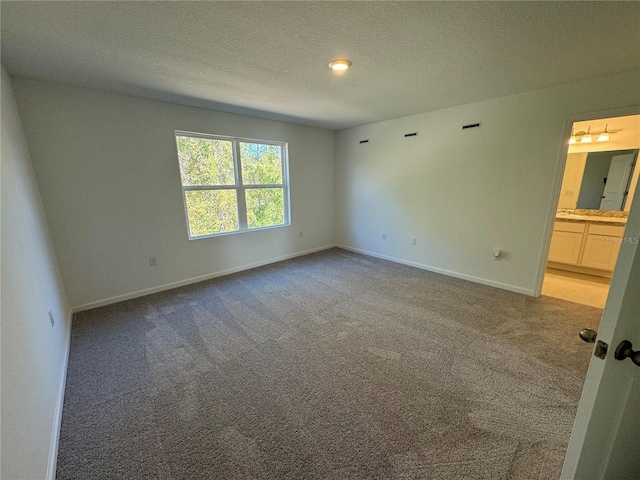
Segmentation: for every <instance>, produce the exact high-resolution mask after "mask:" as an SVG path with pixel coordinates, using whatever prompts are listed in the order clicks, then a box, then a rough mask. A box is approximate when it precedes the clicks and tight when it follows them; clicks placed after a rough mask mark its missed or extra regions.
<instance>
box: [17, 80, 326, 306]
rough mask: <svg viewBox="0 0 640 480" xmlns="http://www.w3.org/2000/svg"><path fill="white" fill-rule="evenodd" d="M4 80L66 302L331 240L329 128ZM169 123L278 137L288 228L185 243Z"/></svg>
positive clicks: (196, 129) (270, 257)
mask: <svg viewBox="0 0 640 480" xmlns="http://www.w3.org/2000/svg"><path fill="white" fill-rule="evenodd" d="M14 85H15V91H16V97H17V99H18V106H19V108H20V114H21V116H22V121H23V125H24V129H25V133H26V136H27V140H28V143H29V147H30V150H31V156H32V159H33V163H34V168H35V171H36V175H37V177H38V181H39V185H40V190H41V194H42V198H43V202H44V205H45V211H46V213H47V218H48V219H49V222H50V225H51V232H52V236H53V242H54V245H55V248H56V252H57V254H58V258H59V260H60V267H61V272H62V277H63V279H64V281H65V285H66V287H67V294H68V296H69V301H70V303H71V305H73V306H82V305H85V306H86V305H87V304H94V305H95V304H96V302H101V301H103V300H105V299H109V298H111V299H114V298H113V297H116V298H115V299H122V298H124V297H122V296H127V295H128V294H131V293H132V292H139V291H141V290H145V289H154V288H156V287H158V286H162V285H167V284H171V283H173V282H181V281H184V280H186V279H191V278H194V277H198V276H207V275H211V274H215V273H217V272H223V271H226V270H229V269H238V268H242V267H244V266H250V265H253V264H257V263H263V262H268V261H271V260H275V259H278V258H281V257H285V256H289V255H294V254H297V253H301V252H305V251H309V250H312V249H318V248H322V247H325V246H328V245H332V244H334V242H335V229H334V225H335V132H333V131H330V130H323V129H319V128H312V127H305V126H300V125H293V124H288V123H283V122H277V121H270V120H263V119H257V118H252V117H246V116H242V115H233V114H227V113H221V112H216V111H212V110H206V109H200V108H194V107H186V106H180V105H175V104H170V103H164V102H159V101H154V100H147V99H141V98H135V97H130V96H125V95H117V94H112V93H106V92H101V91H96V90H89V89H83V88H78V87H72V86H68V85H62V84H56V83H48V82H40V81H34V80H27V79H19V78H18V79H14ZM174 130H187V131H194V132H203V133H212V134H220V135H231V136H242V137H248V138H256V139H267V140H280V141H285V142H288V143H289V173H290V182H291V220H292V226H291V227H283V228H276V229H270V230H263V231H256V232H251V233H243V234H236V235H228V236H222V237H216V238H207V239H199V240H191V241H190V240H188V239H187V230H186V221H185V214H184V207H183V202H182V193H181V187H180V174H179V169H178V160H177V156H176V148H175V139H174ZM300 230H302V231H303V232H304V236H303V237H299V233H298V232H299V231H300ZM149 256H157V257H158V261H159V265H158V266H156V267H150V266H149V260H148V257H149Z"/></svg>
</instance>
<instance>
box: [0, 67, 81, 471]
mask: <svg viewBox="0 0 640 480" xmlns="http://www.w3.org/2000/svg"><path fill="white" fill-rule="evenodd" d="M1 83H2V92H1V99H2V149H1V152H0V155H1V177H2V178H1V191H2V194H1V207H2V223H1V225H2V228H1V232H2V233H1V263H2V265H1V281H2V286H1V289H0V290H1V297H2V306H1V319H2V320H1V322H2V323H1V329H2V340H1V345H2V350H1V351H2V353H1V360H2V361H1V365H2V367H1V370H2V374H1V377H2V420H1V422H2V434H1V442H2V469H1V472H0V477H2V478H3V479H6V480H10V479H41V478H45V476H47V469H48V468H49V469H50V471H49V474H48V475H52V474H53V466H54V462H53V461H54V460H55V453H56V449H57V435H58V429H59V421H60V417H59V415H60V413H61V403H60V400H61V398H62V394H63V391H64V387H63V385H64V383H63V382H64V380H65V378H64V375H65V371H66V361H67V351H68V346H69V343H68V342H69V335H70V317H69V307H68V304H67V299H66V295H65V292H64V288H63V283H62V280H61V278H60V274H59V272H58V266H57V262H56V255H55V253H54V251H53V246H52V244H51V241H50V238H49V230H48V227H47V221H46V219H45V216H44V211H43V208H42V203H41V201H40V194H39V192H38V187H37V185H36V179H35V176H34V173H33V169H32V167H31V160H30V158H29V150H28V148H27V144H26V142H25V137H24V133H23V130H22V126H21V123H20V117H19V115H18V110H17V107H16V103H15V99H14V96H13V91H12V87H11V80H10V78H9V75H8V74H7V72H6V71H5V69H4V67H2V76H1ZM49 310H51V312H52V313H53V315H54V318H55V321H56V323H55V326H53V327H52V326H51V324H50V322H49V315H48V312H49ZM48 461H49V462H51V463H50V464H49V462H48ZM51 478H52V477H51Z"/></svg>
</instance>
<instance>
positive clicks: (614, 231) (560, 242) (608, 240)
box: [549, 221, 625, 276]
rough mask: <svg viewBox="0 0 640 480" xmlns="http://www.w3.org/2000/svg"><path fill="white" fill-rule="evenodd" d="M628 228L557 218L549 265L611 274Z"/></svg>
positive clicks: (597, 273) (602, 274) (575, 270)
mask: <svg viewBox="0 0 640 480" xmlns="http://www.w3.org/2000/svg"><path fill="white" fill-rule="evenodd" d="M624 228H625V227H624V226H619V225H603V224H601V223H598V222H597V221H593V222H589V221H585V222H566V221H556V222H555V224H554V227H553V236H552V237H551V246H550V247H549V267H551V268H557V269H564V270H571V271H574V272H581V273H588V274H591V275H601V276H611V272H613V269H614V268H615V265H616V260H617V258H618V252H619V251H620V246H621V244H622V236H623V235H624Z"/></svg>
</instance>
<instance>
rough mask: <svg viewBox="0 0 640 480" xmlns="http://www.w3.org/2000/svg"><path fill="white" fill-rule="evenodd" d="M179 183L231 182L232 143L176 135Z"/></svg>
mask: <svg viewBox="0 0 640 480" xmlns="http://www.w3.org/2000/svg"><path fill="white" fill-rule="evenodd" d="M176 144H177V146H178V159H179V160H180V175H181V176H182V185H187V186H191V185H235V175H234V167H233V142H231V141H228V140H217V139H212V138H198V137H187V136H178V135H176Z"/></svg>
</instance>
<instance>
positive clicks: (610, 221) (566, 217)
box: [556, 213, 627, 226]
mask: <svg viewBox="0 0 640 480" xmlns="http://www.w3.org/2000/svg"><path fill="white" fill-rule="evenodd" d="M556 220H558V221H561V222H592V223H600V224H603V225H618V226H625V225H626V224H627V219H626V217H605V216H600V215H579V214H575V213H570V214H559V215H556Z"/></svg>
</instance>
